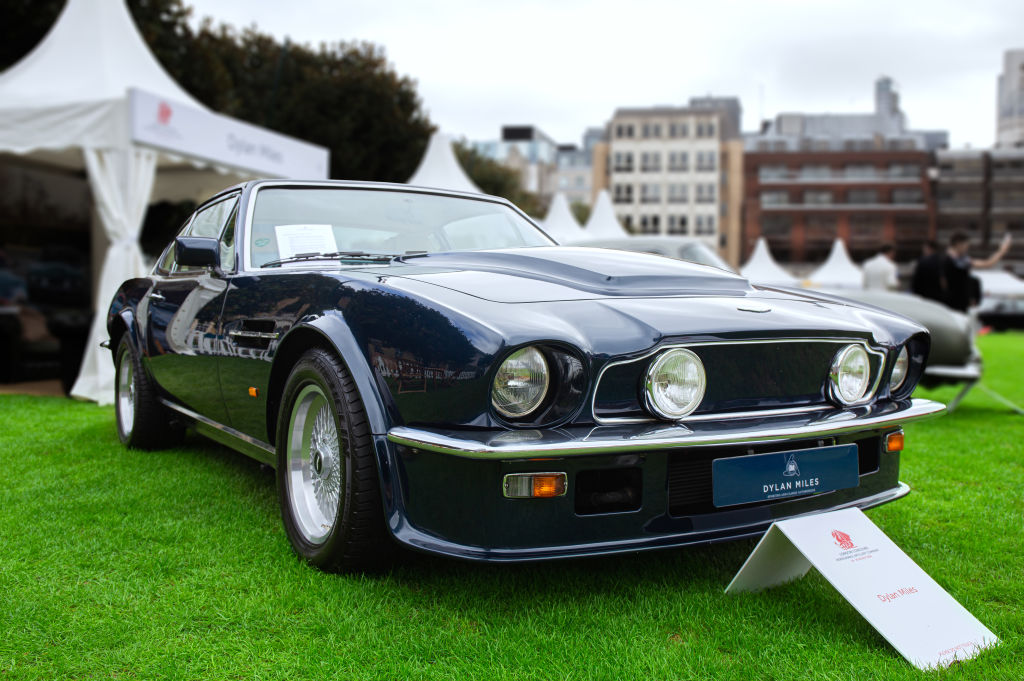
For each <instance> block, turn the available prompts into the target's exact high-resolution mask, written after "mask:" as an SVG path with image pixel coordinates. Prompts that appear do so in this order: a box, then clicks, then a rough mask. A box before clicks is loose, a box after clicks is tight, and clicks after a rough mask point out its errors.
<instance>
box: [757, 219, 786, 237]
mask: <svg viewBox="0 0 1024 681" xmlns="http://www.w3.org/2000/svg"><path fill="white" fill-rule="evenodd" d="M792 231H793V218H792V217H790V216H788V215H764V216H762V217H761V234H762V235H763V236H764V237H766V238H769V239H770V238H772V237H778V238H783V237H784V238H786V239H787V240H788V239H789V237H790V234H791V233H792Z"/></svg>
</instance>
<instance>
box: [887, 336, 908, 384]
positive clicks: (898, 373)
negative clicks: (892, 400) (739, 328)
mask: <svg viewBox="0 0 1024 681" xmlns="http://www.w3.org/2000/svg"><path fill="white" fill-rule="evenodd" d="M909 367H910V353H909V352H907V346H906V345H904V346H903V349H901V350H900V354H898V355H896V363H895V364H893V365H892V373H891V374H890V375H889V392H893V391H895V390H896V389H897V388H899V387H900V386H901V385H903V381H905V380H906V379H907V369H908V368H909Z"/></svg>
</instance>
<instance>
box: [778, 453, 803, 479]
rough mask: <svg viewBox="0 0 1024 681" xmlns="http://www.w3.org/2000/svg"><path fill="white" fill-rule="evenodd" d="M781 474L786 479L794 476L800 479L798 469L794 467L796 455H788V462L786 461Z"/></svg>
mask: <svg viewBox="0 0 1024 681" xmlns="http://www.w3.org/2000/svg"><path fill="white" fill-rule="evenodd" d="M782 474H783V475H785V476H786V477H787V478H791V477H793V476H794V475H795V476H796V477H798V478H799V477H800V467H799V466H797V465H796V454H790V455H789V460H788V461H786V469H785V470H784V471H782Z"/></svg>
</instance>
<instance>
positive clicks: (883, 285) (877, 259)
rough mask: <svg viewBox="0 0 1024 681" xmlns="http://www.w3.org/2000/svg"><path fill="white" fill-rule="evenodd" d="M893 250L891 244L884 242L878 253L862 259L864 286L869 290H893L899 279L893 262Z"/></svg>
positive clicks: (898, 283) (897, 285) (897, 286)
mask: <svg viewBox="0 0 1024 681" xmlns="http://www.w3.org/2000/svg"><path fill="white" fill-rule="evenodd" d="M895 250H896V249H894V248H893V246H892V244H884V245H883V246H882V248H881V249H879V251H878V253H876V254H875V255H874V256H873V257H871V258H868V259H867V260H865V261H864V265H863V266H862V271H863V274H864V288H865V289H867V290H869V291H871V290H875V291H895V290H896V289H897V288H899V285H900V280H899V277H898V276H897V273H896V263H895V262H893V257H894V253H895Z"/></svg>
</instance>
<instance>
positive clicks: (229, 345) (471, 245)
mask: <svg viewBox="0 0 1024 681" xmlns="http://www.w3.org/2000/svg"><path fill="white" fill-rule="evenodd" d="M107 328H108V330H109V333H110V342H111V350H112V354H113V359H114V362H115V367H116V371H117V379H116V387H117V395H116V407H117V409H116V411H117V419H116V421H117V427H118V433H119V435H120V437H121V439H122V441H123V442H124V443H125V444H126V445H128V446H130V447H140V448H156V447H161V446H166V445H168V444H171V443H173V442H175V441H176V438H178V437H180V434H181V431H182V428H183V427H185V426H191V427H194V428H195V429H196V430H197V431H198V432H200V433H202V434H204V435H206V436H208V437H211V438H213V439H215V440H217V441H218V442H221V443H224V444H226V445H228V446H230V447H233V448H235V449H237V450H239V451H241V452H243V453H245V454H247V455H249V456H252V457H254V458H256V459H258V460H259V461H262V462H265V463H267V464H269V465H271V466H273V467H274V468H275V469H276V471H277V487H278V500H279V504H280V509H281V515H282V519H283V522H284V527H285V530H286V532H287V536H288V539H289V541H290V543H291V545H292V547H293V548H294V550H295V551H296V553H298V554H299V555H300V556H302V557H303V558H304V559H306V560H307V561H309V562H310V563H312V564H314V565H316V566H318V567H320V568H322V569H326V570H362V569H368V568H371V567H375V566H379V565H382V564H387V563H388V562H389V561H393V560H395V558H396V556H398V555H400V554H399V553H397V552H396V549H398V548H399V547H412V548H415V549H419V550H423V551H427V552H431V553H436V554H443V555H448V556H455V557H460V558H467V559H479V560H493V561H521V560H537V559H545V558H561V557H569V556H580V555H594V554H604V553H612V552H621V551H636V550H643V549H655V548H665V547H674V546H682V545H687V544H694V543H701V542H709V541H719V540H723V539H733V538H739V537H749V536H756V535H758V534H760V533H762V532H764V531H765V530H766V529H767V528H768V526H769V525H770V524H771V522H772V521H773V520H775V519H778V518H785V517H790V516H793V515H798V514H802V513H807V512H810V511H818V510H824V509H835V508H841V507H847V506H858V507H861V508H867V507H870V506H875V505H877V504H881V503H884V502H887V501H891V500H894V499H898V498H900V497H901V496H903V495H905V494H906V493H907V492H908V491H909V488H908V487H907V486H906V485H904V484H902V483H900V481H899V478H898V474H899V456H900V451H899V450H900V449H902V431H901V430H900V425H901V424H903V423H905V422H907V421H910V420H914V419H918V418H922V417H925V416H928V415H931V414H935V413H937V412H939V411H941V409H942V406H941V405H938V404H936V403H933V402H928V401H925V400H913V399H911V398H910V394H911V392H912V391H913V388H914V386H915V385H916V383H917V381H918V379H919V378H920V376H921V373H922V371H923V369H924V365H925V360H926V358H927V356H928V351H929V336H928V333H927V331H926V330H925V329H924V328H922V327H921V326H919V325H917V324H915V323H913V322H911V321H909V320H907V319H904V318H901V317H897V316H893V315H889V314H887V313H885V312H883V311H881V310H878V309H874V308H867V307H860V306H858V305H856V304H853V303H849V302H846V301H838V300H835V299H831V298H827V297H819V296H816V295H814V294H811V293H807V294H794V293H787V292H780V291H765V290H758V289H756V288H753V287H751V286H750V285H749V283H748V282H747V281H745V280H744V279H742V278H740V277H738V276H736V275H734V274H732V273H729V272H726V271H723V270H721V269H718V268H715V267H709V266H706V265H699V264H693V263H686V262H681V261H678V260H673V259H669V258H664V257H659V256H655V255H647V254H637V253H627V252H622V251H615V250H606V249H591V248H563V247H559V246H557V245H555V244H554V242H552V241H551V240H550V239H549V238H548V237H547V236H546V235H545V234H544V233H543V232H542V231H541V230H540V229H538V228H537V227H536V226H535V225H534V224H533V223H532V222H531V221H530V220H529V219H528V218H527V217H526V216H524V215H523V214H522V213H521V212H520V211H518V210H517V209H516V208H515V207H514V206H512V205H511V204H509V203H508V202H507V201H504V200H502V199H497V198H494V197H489V196H483V195H476V194H460V193H454V192H444V191H439V190H432V189H423V188H417V187H408V186H404V185H386V184H374V183H345V182H285V181H258V182H250V183H246V184H243V185H240V186H237V187H232V188H230V189H227V190H225V191H223V192H221V193H219V194H217V195H216V196H214V197H213V198H211V199H210V200H209V201H207V202H206V203H204V204H203V205H201V206H200V207H199V208H198V209H197V211H196V213H195V214H194V215H193V216H192V217H191V218H190V219H189V220H188V222H187V223H186V225H185V226H184V227H183V229H182V230H181V233H180V235H179V236H178V237H177V238H176V239H175V241H174V242H173V243H172V244H170V245H169V246H168V248H167V249H166V251H165V252H164V254H163V255H162V256H161V258H160V259H159V261H158V263H157V265H156V266H155V267H154V269H153V272H152V273H151V274H150V275H149V276H146V277H142V278H139V279H132V280H129V281H127V282H125V283H124V284H123V286H122V287H121V289H120V290H119V291H118V294H117V295H116V296H115V298H114V302H113V303H112V305H111V308H110V311H109V315H108V318H107ZM723 461H725V462H727V464H728V465H726V464H723V463H722V462H723ZM726 469H728V470H729V471H741V472H742V474H737V473H734V472H728V473H723V472H721V471H725V470H726ZM793 471H799V476H802V477H799V476H794V473H793ZM798 477H799V479H800V483H799V484H796V485H793V484H790V485H789V486H788V487H784V486H780V485H784V484H785V483H788V482H791V481H793V480H796V479H797V478H798ZM780 481H781V482H780ZM769 488H771V489H772V495H771V497H769V496H768V495H767V494H766V493H765V492H764V491H763V490H764V489H769Z"/></svg>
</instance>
